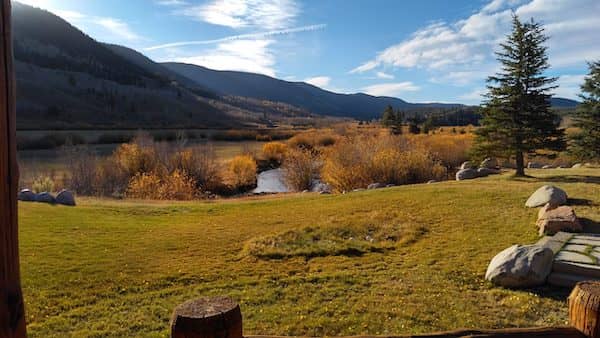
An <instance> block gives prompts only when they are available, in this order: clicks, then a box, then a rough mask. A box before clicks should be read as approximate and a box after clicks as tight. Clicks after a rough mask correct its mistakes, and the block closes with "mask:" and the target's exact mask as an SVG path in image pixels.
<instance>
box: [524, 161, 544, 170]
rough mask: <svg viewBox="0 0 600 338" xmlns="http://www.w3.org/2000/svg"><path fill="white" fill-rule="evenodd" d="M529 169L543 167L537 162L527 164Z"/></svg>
mask: <svg viewBox="0 0 600 338" xmlns="http://www.w3.org/2000/svg"><path fill="white" fill-rule="evenodd" d="M527 168H528V169H541V168H542V165H541V164H539V163H537V162H529V163H527Z"/></svg>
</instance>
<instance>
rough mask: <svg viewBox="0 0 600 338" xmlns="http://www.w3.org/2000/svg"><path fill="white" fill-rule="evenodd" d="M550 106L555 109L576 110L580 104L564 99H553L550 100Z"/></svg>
mask: <svg viewBox="0 0 600 338" xmlns="http://www.w3.org/2000/svg"><path fill="white" fill-rule="evenodd" d="M550 104H551V105H552V107H554V108H575V107H577V106H578V105H579V102H577V101H575V100H571V99H565V98H562V97H553V98H552V99H550Z"/></svg>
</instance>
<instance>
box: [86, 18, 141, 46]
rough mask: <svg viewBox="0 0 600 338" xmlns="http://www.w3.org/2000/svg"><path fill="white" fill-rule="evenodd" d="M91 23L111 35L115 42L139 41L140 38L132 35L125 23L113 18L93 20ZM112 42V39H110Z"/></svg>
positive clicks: (134, 34)
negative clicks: (115, 39)
mask: <svg viewBox="0 0 600 338" xmlns="http://www.w3.org/2000/svg"><path fill="white" fill-rule="evenodd" d="M92 22H94V23H96V24H98V25H100V26H101V27H103V28H104V29H105V30H106V31H107V33H109V35H113V36H114V37H116V38H117V40H128V41H134V40H140V39H141V36H139V35H137V34H136V33H134V32H133V31H132V30H131V28H129V25H128V24H127V23H126V22H123V21H121V20H119V19H115V18H94V19H92ZM111 40H112V39H111Z"/></svg>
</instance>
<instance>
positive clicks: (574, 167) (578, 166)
mask: <svg viewBox="0 0 600 338" xmlns="http://www.w3.org/2000/svg"><path fill="white" fill-rule="evenodd" d="M581 167H583V164H581V163H575V164H573V166H572V167H571V168H573V169H577V168H581Z"/></svg>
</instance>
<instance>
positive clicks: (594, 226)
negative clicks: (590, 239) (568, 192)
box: [579, 217, 600, 234]
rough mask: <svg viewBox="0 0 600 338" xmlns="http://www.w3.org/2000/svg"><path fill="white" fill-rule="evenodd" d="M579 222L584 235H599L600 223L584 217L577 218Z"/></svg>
mask: <svg viewBox="0 0 600 338" xmlns="http://www.w3.org/2000/svg"><path fill="white" fill-rule="evenodd" d="M579 221H580V222H581V225H582V226H583V232H584V233H592V234H600V222H596V221H594V220H592V219H589V218H585V217H579Z"/></svg>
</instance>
